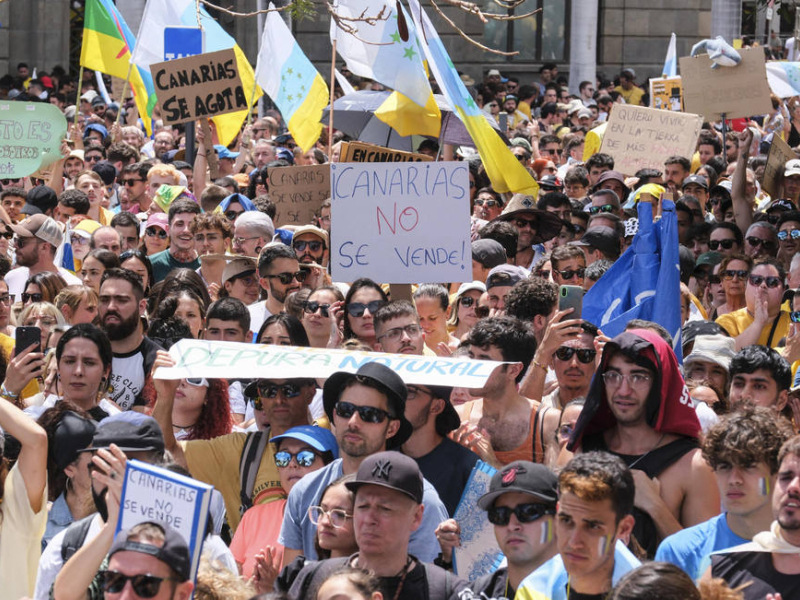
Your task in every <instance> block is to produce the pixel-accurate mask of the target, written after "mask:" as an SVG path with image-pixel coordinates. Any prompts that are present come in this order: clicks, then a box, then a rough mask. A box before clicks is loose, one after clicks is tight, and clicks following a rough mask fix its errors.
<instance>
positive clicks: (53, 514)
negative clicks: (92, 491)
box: [42, 492, 75, 552]
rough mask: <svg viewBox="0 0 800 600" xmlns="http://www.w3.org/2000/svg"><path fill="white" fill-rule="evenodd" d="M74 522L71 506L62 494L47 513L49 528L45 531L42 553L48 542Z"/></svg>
mask: <svg viewBox="0 0 800 600" xmlns="http://www.w3.org/2000/svg"><path fill="white" fill-rule="evenodd" d="M74 520H75V519H74V518H73V517H72V513H71V512H70V511H69V506H67V500H66V498H65V497H64V493H63V492H62V493H61V495H60V496H59V497H58V498H56V499H55V501H54V502H53V504H51V505H50V510H49V512H48V513H47V527H46V528H45V530H44V536H42V552H44V549H45V548H46V547H47V544H48V542H50V540H52V539H53V538H54V537H55V535H56V534H57V533H58V532H59V531H61V530H63V529H66V528H67V527H69V525H70V524H71V523H72V522H73V521H74Z"/></svg>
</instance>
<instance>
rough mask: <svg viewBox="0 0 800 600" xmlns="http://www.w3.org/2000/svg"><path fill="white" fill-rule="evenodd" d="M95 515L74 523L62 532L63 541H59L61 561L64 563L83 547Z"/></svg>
mask: <svg viewBox="0 0 800 600" xmlns="http://www.w3.org/2000/svg"><path fill="white" fill-rule="evenodd" d="M96 514H97V513H92V514H90V515H89V516H88V517H84V518H82V519H79V520H78V521H75V522H74V523H72V524H71V525H70V526H69V527H67V529H66V530H65V531H64V539H63V540H61V560H62V561H63V562H64V563H66V562H67V561H68V560H69V559H70V558H72V555H73V554H75V553H76V552H77V551H78V550H80V549H81V548H82V547H83V543H84V542H85V541H86V536H87V535H89V528H90V527H91V526H92V520H93V519H94V517H95V515H96Z"/></svg>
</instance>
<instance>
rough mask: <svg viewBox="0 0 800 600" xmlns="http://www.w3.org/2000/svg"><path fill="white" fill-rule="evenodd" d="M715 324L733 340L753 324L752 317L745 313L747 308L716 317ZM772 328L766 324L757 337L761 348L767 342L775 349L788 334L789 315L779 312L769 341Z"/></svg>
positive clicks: (769, 324)
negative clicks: (776, 323)
mask: <svg viewBox="0 0 800 600" xmlns="http://www.w3.org/2000/svg"><path fill="white" fill-rule="evenodd" d="M717 323H719V324H720V325H721V326H722V327H723V328H724V329H725V331H727V332H728V333H729V334H730V336H731V337H734V338H735V337H738V336H739V335H740V334H741V333H742V332H743V331H744V330H745V329H747V328H748V327H750V325H752V324H753V317H751V316H750V315H749V314H748V313H747V308H740V309H739V310H735V311H733V312H729V313H727V314H724V315H722V316H720V317H717ZM772 326H773V323H768V324H767V325H766V326H765V327H764V329H762V330H761V335H759V336H758V343H759V344H761V345H762V346H767V345H768V344H767V341H769V342H770V343H769V346H770V347H771V348H777V346H778V342H780V341H781V340H782V339H783V338H785V337H786V336H787V335H788V334H789V313H788V312H786V311H784V310H782V311H781V314H780V316H778V325H777V326H776V327H775V331H774V332H773V333H772V339H771V340H770V339H769V338H770V332H771V331H772Z"/></svg>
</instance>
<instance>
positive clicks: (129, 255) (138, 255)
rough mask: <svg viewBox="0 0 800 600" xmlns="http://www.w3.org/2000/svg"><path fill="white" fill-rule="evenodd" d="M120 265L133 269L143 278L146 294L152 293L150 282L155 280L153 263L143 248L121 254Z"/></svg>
mask: <svg viewBox="0 0 800 600" xmlns="http://www.w3.org/2000/svg"><path fill="white" fill-rule="evenodd" d="M119 266H120V267H122V268H123V269H128V270H129V271H133V272H134V273H136V274H137V275H138V276H139V277H141V278H142V287H143V288H144V295H145V296H147V295H149V294H150V284H151V283H152V282H153V265H152V263H151V262H150V259H149V258H147V254H145V253H144V252H142V251H141V250H126V251H125V252H123V253H122V254H120V255H119Z"/></svg>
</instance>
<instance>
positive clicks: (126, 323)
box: [100, 312, 139, 342]
mask: <svg viewBox="0 0 800 600" xmlns="http://www.w3.org/2000/svg"><path fill="white" fill-rule="evenodd" d="M109 315H115V316H116V317H117V318H118V319H119V323H113V324H109V323H106V322H105V321H106V318H107V317H108V316H109ZM100 326H101V328H102V329H103V331H105V333H106V335H107V336H108V339H109V340H111V341H112V342H115V341H118V340H124V339H125V338H127V337H128V336H130V335H131V334H132V333H133V332H134V331H136V328H137V327H138V326H139V315H138V314H136V313H133V314H132V315H131V316H130V317H128V318H123V317H122V315H120V314H119V313H117V312H110V313H106V314H105V315H103V317H102V318H101V319H100Z"/></svg>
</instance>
